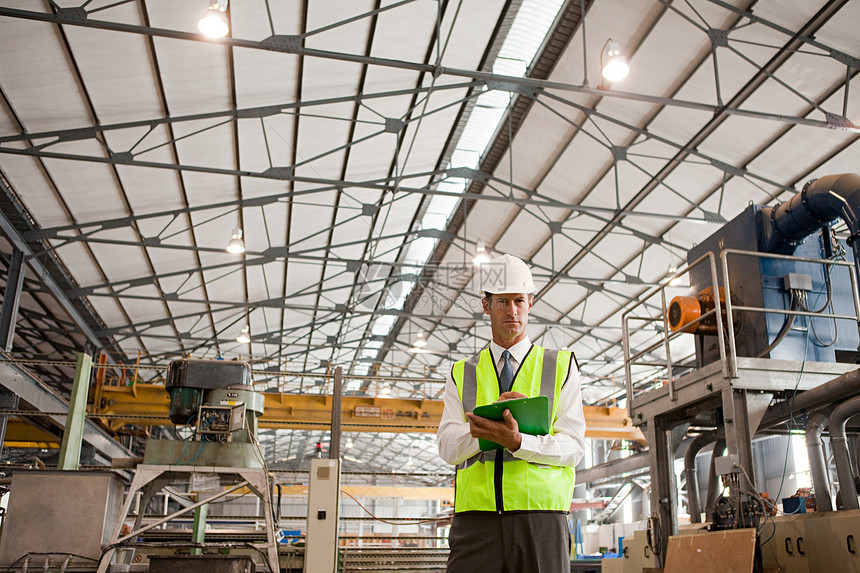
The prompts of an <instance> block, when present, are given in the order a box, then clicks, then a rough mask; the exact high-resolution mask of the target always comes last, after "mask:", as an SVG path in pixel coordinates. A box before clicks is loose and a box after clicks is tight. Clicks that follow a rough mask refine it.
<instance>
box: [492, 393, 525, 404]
mask: <svg viewBox="0 0 860 573" xmlns="http://www.w3.org/2000/svg"><path fill="white" fill-rule="evenodd" d="M517 398H528V396H526V395H525V394H521V393H519V392H510V391H509V392H504V393H502V395H501V396H499V399H498V400H496V402H504V401H506V400H516V399H517Z"/></svg>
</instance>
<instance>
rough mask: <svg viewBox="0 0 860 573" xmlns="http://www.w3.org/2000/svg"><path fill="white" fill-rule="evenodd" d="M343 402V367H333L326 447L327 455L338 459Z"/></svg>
mask: <svg viewBox="0 0 860 573" xmlns="http://www.w3.org/2000/svg"><path fill="white" fill-rule="evenodd" d="M342 404H343V367H342V366H338V367H337V368H335V369H334V389H333V391H332V402H331V441H330V442H329V447H328V457H329V459H332V460H337V459H340V434H341V429H340V428H341V423H340V420H341V407H342Z"/></svg>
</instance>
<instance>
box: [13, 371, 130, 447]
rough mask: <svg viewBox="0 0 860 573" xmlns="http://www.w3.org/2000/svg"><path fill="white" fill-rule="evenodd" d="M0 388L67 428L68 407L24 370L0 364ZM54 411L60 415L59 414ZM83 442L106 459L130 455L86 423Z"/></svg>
mask: <svg viewBox="0 0 860 573" xmlns="http://www.w3.org/2000/svg"><path fill="white" fill-rule="evenodd" d="M0 385H2V386H3V387H5V388H6V389H7V390H9V391H10V392H13V393H15V394H16V395H18V397H19V398H20V399H21V400H23V401H25V402H27V403H28V404H30V405H31V406H32V407H33V408H34V409H35V410H37V411H39V412H51V413H52V414H51V415H50V416H48V417H49V418H50V419H51V420H53V421H54V422H55V423H57V424H58V425H59V426H61V427H65V425H66V414H65V412H67V411H68V408H69V404H68V402H66V400H64V399H63V398H62V397H61V396H60V395H59V394H57V393H56V392H55V391H54V390H52V389H51V388H48V387H47V386H46V385H45V384H43V383H42V382H41V381H40V380H38V379H37V378H36V377H35V376H33V375H32V374H30V373H29V372H27V371H26V370H24V369H22V368H19V367H18V366H15V365H14V364H9V363H0ZM56 412H63V413H62V414H58V413H56ZM83 438H84V442H86V443H88V444H90V445H91V446H92V447H94V448H95V449H96V450H97V451H98V452H100V453H101V454H103V455H104V456H105V457H106V458H107V459H112V458H118V457H119V458H122V457H129V456H131V455H132V453H131V452H130V451H129V450H127V449H126V448H124V447H123V446H122V445H120V444H119V443H118V442H117V441H116V440H114V439H113V438H112V437H111V436H110V435H108V433H107V432H105V431H104V430H102V429H101V428H100V427H98V426H97V425H96V424H94V423H93V422H91V421H89V420H87V421H86V423H85V424H84V429H83Z"/></svg>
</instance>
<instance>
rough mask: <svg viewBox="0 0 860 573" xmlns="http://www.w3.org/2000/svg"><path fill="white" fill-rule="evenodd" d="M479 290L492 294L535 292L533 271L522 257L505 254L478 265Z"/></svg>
mask: <svg viewBox="0 0 860 573" xmlns="http://www.w3.org/2000/svg"><path fill="white" fill-rule="evenodd" d="M477 274H478V276H477V277H476V278H477V279H478V281H477V283H478V285H477V286H478V291H479V292H481V293H484V292H488V293H491V294H502V293H524V294H533V293H534V292H535V290H536V289H535V283H534V280H533V279H532V272H531V271H530V270H529V267H528V265H527V264H525V263H524V262H523V260H522V259H518V258H517V257H514V256H512V255H508V254H504V255H500V256H498V257H496V258H494V259H492V260H491V261H490V262H488V263H484V264H482V265H481V266H480V267H478V273H477Z"/></svg>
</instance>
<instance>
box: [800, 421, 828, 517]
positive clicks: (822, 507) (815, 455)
mask: <svg viewBox="0 0 860 573" xmlns="http://www.w3.org/2000/svg"><path fill="white" fill-rule="evenodd" d="M826 427H827V416H825V415H824V414H821V413H818V414H815V415H814V416H812V418H811V419H810V420H809V423H808V424H807V425H806V451H807V453H808V454H809V471H810V473H811V474H812V487H813V488H814V489H815V502H816V503H817V504H818V507H817V509H816V511H833V504H832V502H831V500H830V478H829V476H828V475H827V460H826V459H825V457H824V444H823V443H822V442H821V433H822V432H823V431H824V428H826Z"/></svg>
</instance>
